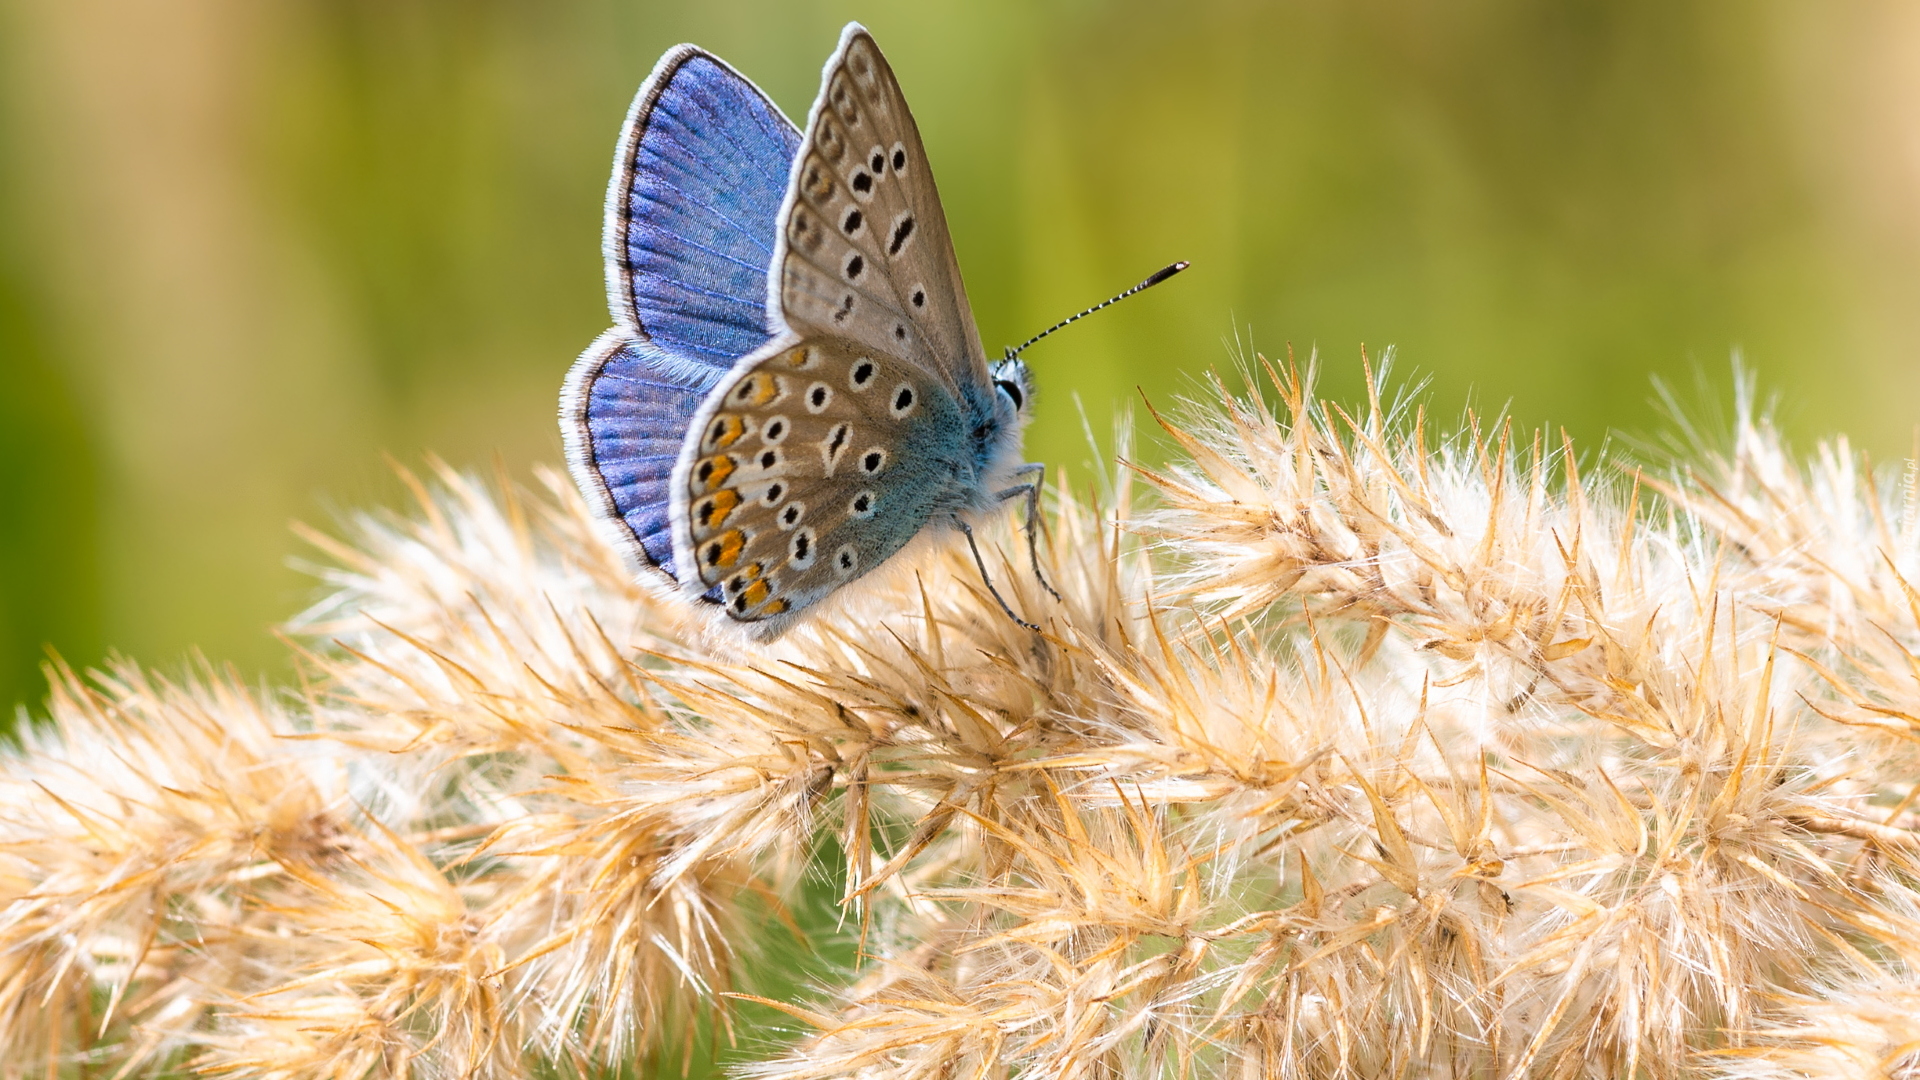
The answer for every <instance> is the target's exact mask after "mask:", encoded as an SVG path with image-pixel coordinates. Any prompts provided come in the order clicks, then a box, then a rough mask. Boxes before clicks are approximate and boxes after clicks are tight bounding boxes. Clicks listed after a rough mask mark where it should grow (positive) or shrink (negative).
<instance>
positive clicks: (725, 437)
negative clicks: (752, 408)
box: [707, 413, 747, 450]
mask: <svg viewBox="0 0 1920 1080" xmlns="http://www.w3.org/2000/svg"><path fill="white" fill-rule="evenodd" d="M746 433H747V422H746V421H745V420H742V419H741V418H740V417H738V416H734V415H732V414H731V413H728V414H723V415H721V416H716V417H714V418H713V422H712V423H710V424H708V425H707V448H708V449H709V450H725V449H726V448H727V447H729V446H732V445H733V444H734V443H736V442H739V441H740V436H742V435H745V434H746Z"/></svg>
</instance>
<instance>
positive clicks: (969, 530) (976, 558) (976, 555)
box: [953, 514, 1040, 634]
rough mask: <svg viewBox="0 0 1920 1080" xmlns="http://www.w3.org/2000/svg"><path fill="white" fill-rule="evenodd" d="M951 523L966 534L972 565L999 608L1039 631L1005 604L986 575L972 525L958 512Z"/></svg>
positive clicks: (998, 591)
mask: <svg viewBox="0 0 1920 1080" xmlns="http://www.w3.org/2000/svg"><path fill="white" fill-rule="evenodd" d="M953 524H954V526H955V527H957V528H958V529H959V530H960V531H961V532H962V533H963V534H965V535H966V538H967V547H968V548H970V549H972V551H973V565H975V566H977V567H979V568H980V580H981V582H983V583H984V584H985V585H986V586H987V591H988V592H990V593H992V594H993V598H994V600H996V601H998V602H999V604H1000V610H1001V611H1004V612H1006V613H1007V618H1009V619H1012V620H1013V621H1014V622H1016V623H1019V624H1020V625H1021V626H1023V627H1025V628H1026V629H1028V630H1031V631H1033V632H1034V633H1036V634H1037V633H1039V632H1040V628H1039V627H1037V626H1035V625H1033V624H1032V623H1030V622H1028V621H1027V620H1025V619H1023V618H1021V617H1020V616H1018V615H1015V614H1014V613H1013V609H1012V608H1010V607H1008V606H1007V600H1006V597H1004V596H1001V595H1000V590H999V589H996V588H994V587H993V579H992V578H991V577H988V576H987V560H986V559H984V558H982V557H981V555H980V545H979V544H978V543H977V542H975V541H974V539H973V526H971V525H968V524H967V523H966V522H964V521H962V520H960V516H959V515H958V514H956V515H954V518H953Z"/></svg>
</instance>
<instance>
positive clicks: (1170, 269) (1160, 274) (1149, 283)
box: [1006, 259, 1193, 360]
mask: <svg viewBox="0 0 1920 1080" xmlns="http://www.w3.org/2000/svg"><path fill="white" fill-rule="evenodd" d="M1192 265H1193V264H1192V263H1190V262H1188V261H1187V260H1185V259H1181V260H1180V261H1179V262H1177V263H1174V264H1172V265H1170V266H1163V267H1161V268H1160V269H1158V270H1156V271H1154V272H1153V276H1152V277H1149V278H1148V279H1147V280H1145V281H1143V282H1141V283H1140V284H1138V285H1135V286H1134V287H1133V288H1131V289H1128V290H1127V291H1126V292H1123V293H1121V294H1120V295H1118V296H1116V297H1114V298H1112V299H1111V300H1102V301H1101V302H1100V303H1098V304H1095V305H1093V306H1092V307H1090V308H1088V309H1087V310H1085V311H1083V312H1081V313H1079V314H1078V315H1072V316H1069V317H1067V318H1064V319H1061V320H1060V321H1059V322H1057V323H1054V324H1053V325H1052V326H1049V327H1047V328H1046V329H1045V330H1042V331H1040V332H1039V333H1037V334H1035V335H1033V336H1032V337H1030V338H1028V339H1027V340H1026V341H1023V342H1021V343H1020V347H1019V348H1017V349H1008V350H1007V356H1006V358H1007V359H1008V360H1011V359H1013V358H1014V357H1016V356H1019V355H1020V354H1021V353H1023V352H1026V351H1027V346H1029V345H1032V344H1033V343H1034V342H1036V341H1039V340H1040V339H1041V338H1043V337H1046V336H1047V335H1048V334H1051V333H1053V332H1054V331H1055V330H1062V329H1065V328H1066V327H1069V326H1072V325H1073V324H1074V323H1077V322H1079V321H1080V320H1081V319H1084V318H1086V317H1087V316H1089V315H1091V314H1093V313H1094V312H1096V311H1099V310H1100V309H1101V308H1106V307H1112V306H1113V305H1115V304H1117V303H1119V302H1120V301H1122V300H1125V299H1126V298H1127V297H1129V296H1132V295H1133V294H1134V293H1137V292H1140V291H1142V290H1144V289H1151V288H1153V287H1154V286H1155V285H1158V284H1160V283H1161V282H1163V281H1165V280H1167V279H1168V278H1170V277H1172V276H1173V275H1175V274H1177V273H1179V272H1180V271H1182V270H1185V269H1186V268H1187V267H1189V266H1192Z"/></svg>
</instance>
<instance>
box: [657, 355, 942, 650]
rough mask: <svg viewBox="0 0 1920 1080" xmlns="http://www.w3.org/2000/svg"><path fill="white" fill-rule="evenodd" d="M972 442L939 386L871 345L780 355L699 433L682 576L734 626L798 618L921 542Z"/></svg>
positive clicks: (689, 471) (752, 374)
mask: <svg viewBox="0 0 1920 1080" xmlns="http://www.w3.org/2000/svg"><path fill="white" fill-rule="evenodd" d="M963 430H964V425H963V424H962V422H961V416H960V407H959V405H958V404H957V403H956V402H955V401H954V399H953V396H952V395H951V394H950V393H948V392H947V390H946V388H945V386H944V385H942V383H941V382H940V381H939V380H938V379H936V378H934V377H933V376H932V375H930V374H929V373H927V372H924V371H922V370H920V369H918V368H917V367H915V366H914V365H913V364H910V363H905V362H902V361H901V360H900V359H898V358H895V357H888V356H884V355H878V354H877V353H876V352H875V350H872V349H869V348H867V347H865V345H864V344H863V343H860V342H856V341H852V340H848V339H845V338H827V339H819V340H814V341H809V342H804V343H801V344H798V345H794V346H792V347H790V348H787V349H785V350H784V351H780V352H778V353H776V354H774V355H772V356H769V357H767V358H766V359H765V360H763V361H761V362H760V363H759V364H757V365H755V366H753V367H752V368H751V369H750V370H747V371H746V372H744V373H742V375H741V376H740V377H739V378H738V379H737V380H735V381H734V382H732V383H731V384H729V386H728V388H727V390H726V392H725V393H724V394H716V396H715V397H714V398H713V399H712V408H711V410H710V411H708V413H707V415H706V416H705V417H703V419H702V422H701V426H700V427H699V428H698V429H696V430H694V431H692V432H690V433H689V435H688V439H689V444H688V446H687V449H686V453H685V455H684V456H683V457H682V459H681V460H682V466H681V476H682V477H683V478H684V479H683V481H682V483H683V484H684V487H683V500H682V503H681V504H682V505H684V506H685V507H686V519H685V520H686V523H687V524H686V555H687V558H686V559H684V560H683V561H682V563H681V565H683V566H691V567H692V568H693V569H694V571H695V572H696V573H697V575H698V579H699V582H700V585H699V587H700V588H701V589H711V588H713V587H715V586H718V587H719V588H720V590H721V593H720V599H721V601H722V603H724V604H725V605H726V610H727V614H728V615H729V616H731V617H733V618H734V619H736V620H739V621H741V622H748V623H756V622H765V621H768V620H779V619H780V618H781V617H782V616H787V615H790V614H797V613H798V612H799V611H800V610H802V609H804V608H805V607H807V606H808V605H811V604H813V603H815V602H816V601H818V600H819V599H820V598H822V597H824V596H825V595H827V594H828V593H830V592H832V591H833V590H835V589H837V588H839V587H840V586H841V585H844V584H846V583H847V582H849V581H852V580H853V579H854V578H857V577H859V576H860V575H862V574H864V573H866V572H867V571H868V570H871V569H873V568H874V567H876V566H878V565H879V564H880V563H881V562H882V561H884V560H885V559H886V558H887V557H888V556H890V555H892V554H893V553H894V552H895V551H897V550H898V549H899V548H900V547H901V546H902V545H904V544H905V543H906V542H907V541H908V540H910V539H912V537H913V536H914V535H915V534H916V533H918V532H919V531H920V528H921V526H923V525H924V524H925V523H926V521H927V519H928V518H929V517H930V516H931V515H932V514H933V513H934V512H935V511H936V510H937V509H939V508H940V507H941V505H942V502H943V500H945V499H947V498H948V497H949V492H950V490H951V489H950V484H949V483H948V481H949V480H950V478H951V469H950V467H949V463H950V462H951V461H953V460H955V459H956V456H957V453H958V449H959V441H958V438H957V433H958V432H961V431H963Z"/></svg>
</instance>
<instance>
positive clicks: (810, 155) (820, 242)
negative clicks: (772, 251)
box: [776, 25, 989, 389]
mask: <svg viewBox="0 0 1920 1080" xmlns="http://www.w3.org/2000/svg"><path fill="white" fill-rule="evenodd" d="M790 183H791V190H790V191H789V192H788V194H787V199H786V202H785V205H784V211H783V213H784V217H783V220H782V223H781V232H780V242H779V246H778V248H777V255H776V273H777V274H778V281H779V285H780V291H779V294H778V296H777V301H778V303H779V305H780V313H781V315H782V317H783V319H784V321H785V322H786V323H787V325H789V326H790V327H792V328H793V329H794V330H795V331H796V332H797V333H799V334H800V335H801V336H803V337H810V336H815V335H820V336H836V337H843V338H848V339H851V340H853V341H856V342H859V343H860V344H862V345H864V346H866V347H868V348H870V349H875V350H879V351H881V352H885V353H888V354H890V355H894V356H899V357H902V358H904V359H906V360H908V361H910V362H912V363H914V364H917V365H919V366H921V367H922V368H924V369H925V370H927V371H929V372H931V373H934V374H935V375H936V376H937V377H939V378H941V379H943V380H945V381H946V382H947V383H948V385H949V386H950V387H953V388H955V389H958V388H960V387H962V386H964V385H969V384H970V385H972V386H974V387H981V388H984V387H987V386H988V385H989V383H988V375H987V368H986V355H985V352H984V350H982V349H981V347H980V336H979V332H978V330H976V329H975V327H974V323H973V313H972V310H971V308H970V307H969V306H968V304H967V297H966V291H965V289H964V288H963V287H962V285H961V282H960V271H959V265H958V263H957V261H956V260H955V258H954V253H953V240H952V237H951V236H950V234H949V233H948V231H947V221H946V215H945V213H944V212H943V211H942V210H941V208H940V196H939V192H938V190H937V189H936V188H935V186H934V182H933V171H932V168H931V167H930V166H929V164H928V162H927V155H926V148H925V147H924V145H923V144H922V143H921V141H920V133H919V129H918V128H917V127H916V126H915V124H914V121H913V115H912V113H911V112H909V111H908V109H907V104H906V99H905V98H904V97H903V96H902V94H901V92H900V84H899V82H898V81H897V80H896V79H895V78H894V75H893V70H892V68H890V67H889V66H888V65H887V62H886V59H885V58H884V57H883V56H882V55H881V54H880V50H879V48H878V47H877V46H875V45H874V43H873V38H872V37H870V36H869V35H868V34H867V32H866V31H865V30H864V29H862V28H861V27H859V26H858V25H850V26H849V27H848V28H847V31H846V33H845V34H843V35H842V37H841V40H840V47H839V49H837V50H836V51H835V52H834V54H833V57H832V58H831V59H829V60H828V61H827V66H826V70H825V72H824V74H823V76H822V82H821V91H820V97H819V99H818V100H817V101H815V102H814V106H813V111H812V113H811V114H810V115H809V118H808V121H807V132H806V136H805V138H804V139H803V141H802V143H801V146H800V150H799V154H798V156H797V157H796V158H795V161H794V168H793V173H792V179H791V182H790Z"/></svg>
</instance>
